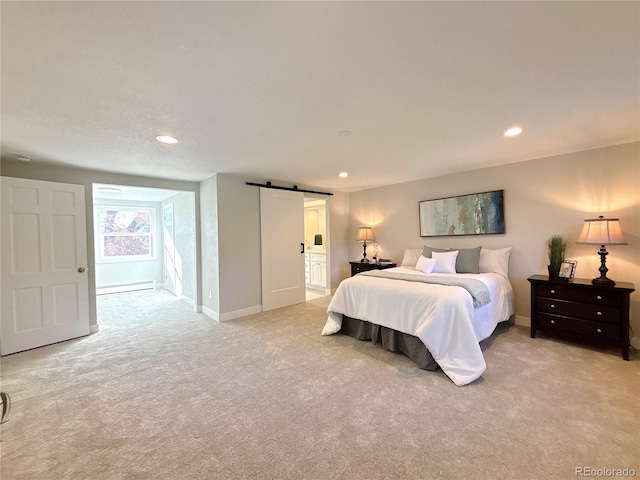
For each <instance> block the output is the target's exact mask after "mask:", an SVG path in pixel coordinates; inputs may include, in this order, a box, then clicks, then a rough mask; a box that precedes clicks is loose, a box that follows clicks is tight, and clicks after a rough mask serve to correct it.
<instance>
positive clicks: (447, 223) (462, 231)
mask: <svg viewBox="0 0 640 480" xmlns="http://www.w3.org/2000/svg"><path fill="white" fill-rule="evenodd" d="M418 215H419V218H420V236H421V237H441V236H456V235H496V234H503V233H505V226H504V190H494V191H490V192H480V193H472V194H469V195H458V196H455V197H445V198H437V199H434V200H423V201H421V202H418Z"/></svg>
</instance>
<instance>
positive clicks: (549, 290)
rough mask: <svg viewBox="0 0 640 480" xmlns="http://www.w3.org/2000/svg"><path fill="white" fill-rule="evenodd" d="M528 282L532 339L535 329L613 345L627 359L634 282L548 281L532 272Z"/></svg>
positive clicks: (580, 279)
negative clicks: (529, 283)
mask: <svg viewBox="0 0 640 480" xmlns="http://www.w3.org/2000/svg"><path fill="white" fill-rule="evenodd" d="M528 280H529V282H531V338H535V336H536V332H537V331H538V330H541V331H543V332H544V333H547V334H550V335H555V336H560V337H566V338H568V339H570V340H578V341H585V342H593V343H600V344H608V345H615V346H618V347H620V348H621V349H622V358H624V359H625V360H629V296H630V295H631V292H633V291H634V290H635V287H634V285H633V283H626V282H616V285H615V286H613V287H602V286H596V285H593V284H592V283H591V280H586V279H582V278H576V279H574V280H573V282H550V281H549V277H547V276H546V275H533V276H532V277H529V278H528Z"/></svg>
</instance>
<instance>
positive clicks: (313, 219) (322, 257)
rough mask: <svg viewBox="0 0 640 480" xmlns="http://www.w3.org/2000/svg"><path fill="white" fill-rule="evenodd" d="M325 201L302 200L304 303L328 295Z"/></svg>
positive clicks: (306, 197) (312, 198)
mask: <svg viewBox="0 0 640 480" xmlns="http://www.w3.org/2000/svg"><path fill="white" fill-rule="evenodd" d="M328 232H329V228H328V215H327V201H326V200H325V199H324V198H317V197H313V196H305V198H304V241H305V287H306V288H305V296H306V301H311V300H315V299H318V298H321V297H324V296H326V295H329V294H330V292H331V288H330V285H329V283H330V282H329V275H328V272H329V268H328V266H329V255H328V253H329V245H328V238H329V235H328Z"/></svg>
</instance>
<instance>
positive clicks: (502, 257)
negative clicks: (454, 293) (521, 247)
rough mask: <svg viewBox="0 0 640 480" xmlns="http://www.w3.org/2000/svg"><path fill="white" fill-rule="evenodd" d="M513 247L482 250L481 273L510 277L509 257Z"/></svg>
mask: <svg viewBox="0 0 640 480" xmlns="http://www.w3.org/2000/svg"><path fill="white" fill-rule="evenodd" d="M510 256H511V247H507V248H499V249H497V250H489V249H488V248H483V249H482V250H480V273H499V274H500V275H502V276H504V277H507V276H508V275H509V257H510Z"/></svg>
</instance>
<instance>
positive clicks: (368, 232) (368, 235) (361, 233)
mask: <svg viewBox="0 0 640 480" xmlns="http://www.w3.org/2000/svg"><path fill="white" fill-rule="evenodd" d="M356 240H358V241H359V242H362V241H365V242H371V241H373V240H375V238H373V228H371V227H360V228H358V238H357V239H356Z"/></svg>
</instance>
